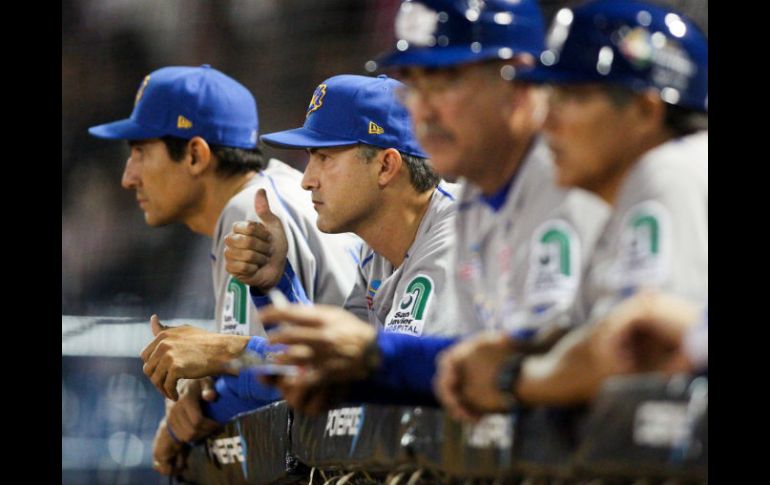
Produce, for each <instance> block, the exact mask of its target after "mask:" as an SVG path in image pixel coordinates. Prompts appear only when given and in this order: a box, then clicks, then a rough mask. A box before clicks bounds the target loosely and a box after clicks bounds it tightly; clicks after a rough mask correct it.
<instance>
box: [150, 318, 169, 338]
mask: <svg viewBox="0 0 770 485" xmlns="http://www.w3.org/2000/svg"><path fill="white" fill-rule="evenodd" d="M150 328H152V334H153V335H154V336H156V337H157V336H158V334H159V333H160V332H162V331H163V330H166V329H167V328H168V327H167V326H165V325H163V324H161V323H160V319H159V318H158V315H156V314H154V313H153V314H152V316H151V317H150Z"/></svg>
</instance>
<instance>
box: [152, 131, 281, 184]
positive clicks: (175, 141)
mask: <svg viewBox="0 0 770 485" xmlns="http://www.w3.org/2000/svg"><path fill="white" fill-rule="evenodd" d="M161 141H163V144H164V145H166V150H168V155H169V157H171V159H172V160H174V161H175V162H178V161H180V160H182V158H183V157H184V156H185V155H186V154H187V143H188V142H189V141H190V140H185V139H184V138H177V137H175V136H164V137H162V138H161ZM209 147H210V148H211V153H213V154H214V156H215V157H216V158H217V160H218V161H219V163H218V164H217V170H216V173H217V174H219V175H221V176H223V177H230V176H233V175H241V174H244V173H248V172H258V171H260V170H264V168H265V167H266V166H267V163H266V161H265V157H264V155H262V149H261V148H260V147H259V146H257V147H256V148H235V147H226V146H221V145H209Z"/></svg>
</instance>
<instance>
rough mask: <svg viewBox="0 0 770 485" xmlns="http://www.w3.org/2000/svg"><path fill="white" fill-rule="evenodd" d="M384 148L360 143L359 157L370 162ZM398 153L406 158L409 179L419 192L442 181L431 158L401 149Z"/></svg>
mask: <svg viewBox="0 0 770 485" xmlns="http://www.w3.org/2000/svg"><path fill="white" fill-rule="evenodd" d="M382 150H384V148H380V147H376V146H373V145H367V144H365V143H360V144H359V145H358V157H359V158H363V159H364V160H366V161H367V162H368V161H369V160H371V159H372V158H374V157H375V156H376V155H377V154H378V153H380V152H381V151H382ZM398 153H399V154H400V155H401V158H402V159H403V160H404V163H405V164H406V168H407V170H409V181H410V182H411V183H412V186H413V187H414V188H415V189H416V190H417V191H418V192H426V191H428V190H430V189H432V188H435V187H436V186H437V185H438V183H439V182H440V181H441V178H440V177H439V176H438V174H437V173H436V171H435V170H433V166H432V165H431V164H430V160H428V159H427V158H420V157H415V156H413V155H407V154H406V153H404V152H402V151H400V150H399V152H398Z"/></svg>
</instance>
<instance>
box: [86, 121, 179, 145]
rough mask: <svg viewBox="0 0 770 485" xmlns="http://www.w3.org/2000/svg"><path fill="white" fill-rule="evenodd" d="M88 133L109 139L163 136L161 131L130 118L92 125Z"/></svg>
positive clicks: (140, 138)
mask: <svg viewBox="0 0 770 485" xmlns="http://www.w3.org/2000/svg"><path fill="white" fill-rule="evenodd" d="M88 133H90V134H91V135H93V136H95V137H97V138H107V139H110V140H149V139H150V138H159V137H161V136H164V134H163V133H159V132H158V131H157V130H153V129H150V128H147V127H144V126H141V125H139V124H137V123H136V122H135V121H133V120H132V119H131V118H126V119H125V120H120V121H113V122H112V123H105V124H103V125H97V126H92V127H91V128H89V129H88Z"/></svg>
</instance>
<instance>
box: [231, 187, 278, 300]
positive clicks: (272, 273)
mask: <svg viewBox="0 0 770 485" xmlns="http://www.w3.org/2000/svg"><path fill="white" fill-rule="evenodd" d="M254 210H255V211H256V213H257V215H258V216H259V218H260V219H261V220H262V222H254V221H240V222H236V223H235V224H233V229H232V231H231V232H230V233H229V234H228V235H227V236H225V251H224V257H225V269H226V270H227V272H228V273H230V274H231V275H233V276H235V277H236V278H237V279H238V280H239V281H241V282H242V283H244V284H247V285H249V286H253V287H256V288H258V289H259V290H260V291H262V292H263V293H266V292H267V291H268V290H269V289H271V288H273V287H274V286H275V285H276V284H278V282H279V281H280V279H281V275H283V271H284V267H285V265H286V254H287V253H288V250H289V244H288V241H287V239H286V233H285V232H284V230H283V224H282V223H281V220H280V219H279V218H278V217H277V216H276V215H275V214H273V212H272V211H271V210H270V203H269V202H268V200H267V193H266V192H265V189H259V190H258V191H257V193H256V195H255V196H254Z"/></svg>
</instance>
